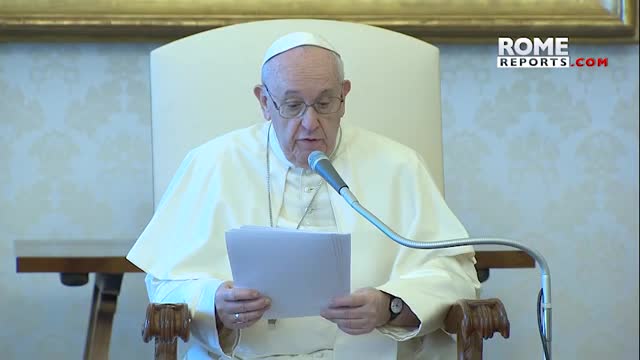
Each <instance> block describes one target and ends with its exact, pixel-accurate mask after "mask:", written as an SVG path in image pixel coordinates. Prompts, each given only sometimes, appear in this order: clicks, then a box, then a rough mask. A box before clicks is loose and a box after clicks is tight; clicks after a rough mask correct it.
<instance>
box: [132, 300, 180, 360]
mask: <svg viewBox="0 0 640 360" xmlns="http://www.w3.org/2000/svg"><path fill="white" fill-rule="evenodd" d="M190 324H191V313H189V308H188V307H187V304H149V305H148V306H147V318H146V319H145V321H144V325H143V326H142V339H143V340H144V342H145V343H148V342H149V341H151V339H155V343H156V349H155V359H156V360H177V359H176V358H177V357H178V337H179V338H181V339H182V341H184V342H187V341H189V325H190Z"/></svg>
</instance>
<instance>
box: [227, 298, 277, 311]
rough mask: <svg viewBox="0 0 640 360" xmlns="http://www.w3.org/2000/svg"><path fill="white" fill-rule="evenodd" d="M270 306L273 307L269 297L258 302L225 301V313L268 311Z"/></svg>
mask: <svg viewBox="0 0 640 360" xmlns="http://www.w3.org/2000/svg"><path fill="white" fill-rule="evenodd" d="M269 305H271V299H269V298H267V297H261V298H258V299H257V300H240V301H225V302H224V306H223V308H224V312H226V313H229V314H233V313H245V312H249V311H257V310H263V309H266V308H267V307H268V306H269Z"/></svg>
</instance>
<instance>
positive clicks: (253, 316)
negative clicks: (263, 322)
mask: <svg viewBox="0 0 640 360" xmlns="http://www.w3.org/2000/svg"><path fill="white" fill-rule="evenodd" d="M263 314H264V310H258V311H249V312H245V313H238V316H237V317H236V316H235V314H234V315H233V316H232V319H233V320H232V322H234V323H236V324H248V323H255V322H256V321H258V320H260V318H261V317H262V315H263Z"/></svg>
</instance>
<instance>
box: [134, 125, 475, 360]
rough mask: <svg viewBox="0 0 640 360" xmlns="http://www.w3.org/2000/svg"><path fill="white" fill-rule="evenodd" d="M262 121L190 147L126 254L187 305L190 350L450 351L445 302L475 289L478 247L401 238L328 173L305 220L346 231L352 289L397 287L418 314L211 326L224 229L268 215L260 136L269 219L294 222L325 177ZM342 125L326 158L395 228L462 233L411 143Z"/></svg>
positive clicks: (351, 355)
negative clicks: (404, 322) (352, 201)
mask: <svg viewBox="0 0 640 360" xmlns="http://www.w3.org/2000/svg"><path fill="white" fill-rule="evenodd" d="M269 129H270V126H269V123H268V122H267V123H263V124H257V125H254V126H251V127H249V128H245V129H241V130H236V131H233V132H231V133H229V134H226V135H224V136H221V137H219V138H216V139H213V140H211V141H209V142H208V143H206V144H204V145H201V146H199V147H197V148H196V149H194V150H192V151H191V152H190V153H189V154H188V155H187V156H186V158H185V159H184V161H183V163H182V164H181V166H180V168H179V169H178V171H177V173H176V175H175V177H174V178H173V180H172V182H171V183H170V185H169V187H168V189H167V191H166V193H165V194H164V196H163V198H162V200H161V201H160V203H159V205H158V207H157V210H156V212H155V214H154V216H153V218H152V219H151V221H150V222H149V224H148V226H147V227H146V229H145V230H144V232H143V233H142V235H141V236H140V237H139V238H138V241H137V242H136V244H135V245H134V246H133V248H132V249H131V251H130V252H129V254H128V255H127V259H129V260H130V261H131V262H132V263H134V264H136V265H137V266H138V267H140V268H141V269H142V270H144V271H145V272H146V273H147V278H146V282H147V290H148V293H149V299H150V301H151V302H156V303H162V302H164V303H167V302H170V303H187V304H188V305H189V309H190V310H191V315H192V318H193V321H192V323H191V340H190V345H191V348H190V349H189V351H188V353H187V355H186V356H187V357H186V358H187V359H211V358H213V359H228V358H230V357H231V356H232V355H233V356H235V357H236V358H239V359H287V358H295V359H300V360H301V359H336V360H354V359H371V360H375V359H381V360H391V359H402V360H405V359H430V360H431V359H433V360H435V359H455V358H456V345H455V341H454V339H453V338H452V337H451V336H449V335H448V334H446V333H445V332H444V331H443V330H442V329H441V327H442V326H443V320H444V317H445V316H446V314H447V311H448V309H449V307H450V306H451V305H452V304H454V303H455V302H456V301H457V300H458V299H474V298H476V297H477V291H478V289H479V288H480V284H479V282H478V280H477V276H476V272H475V268H474V264H475V258H474V252H473V248H472V247H470V246H465V247H457V248H448V249H438V250H415V249H410V248H405V247H402V246H400V245H398V244H396V243H395V242H393V241H392V240H390V239H388V238H387V237H386V236H385V235H384V234H382V233H381V232H380V231H379V230H377V229H376V228H375V227H374V226H373V225H371V224H370V223H369V222H367V221H366V220H365V219H364V218H362V217H361V216H360V215H359V214H358V213H356V212H355V211H354V210H353V209H351V208H350V207H349V205H348V204H347V203H346V202H345V201H344V200H343V199H342V198H341V197H340V195H339V194H337V193H336V192H335V191H333V190H332V189H328V187H327V185H326V184H323V185H322V186H321V187H320V188H319V190H318V194H317V195H316V196H315V200H314V201H313V203H312V204H311V207H310V211H309V212H308V213H307V215H306V216H305V217H304V219H303V220H302V223H301V228H303V229H316V230H329V231H339V232H343V233H351V248H352V249H351V254H352V259H351V274H352V275H351V276H352V278H351V284H352V290H357V289H359V288H363V287H376V288H378V289H380V290H382V291H385V292H387V293H390V294H393V295H395V296H398V297H400V298H402V299H403V300H404V302H405V303H406V304H407V305H408V306H409V307H410V308H411V310H412V311H413V312H414V313H415V314H416V316H417V317H418V318H419V319H420V321H421V324H420V326H419V327H417V328H411V329H406V328H397V327H391V326H384V327H381V328H378V329H376V330H374V331H373V332H371V333H369V334H366V335H358V336H352V335H348V334H345V333H343V332H342V331H340V330H339V329H338V328H337V326H336V325H335V324H333V323H331V322H329V321H327V320H325V319H323V318H321V317H319V316H318V317H304V318H293V319H280V320H278V321H277V323H276V325H275V326H272V325H269V324H267V321H266V320H260V321H259V322H258V323H256V324H254V325H253V326H251V327H249V328H246V329H243V330H241V331H239V332H238V331H236V332H231V331H230V332H228V333H225V334H218V332H217V330H216V325H215V314H214V295H215V292H216V290H217V288H218V286H219V285H220V284H221V283H222V282H223V281H226V280H231V279H232V276H231V269H230V266H229V259H228V257H227V254H226V245H225V240H224V233H225V231H226V230H228V229H231V228H235V227H239V226H242V225H261V226H269V225H270V221H269V207H270V206H269V197H268V193H267V185H266V184H267V170H266V169H267V166H266V149H267V136H269V137H270V140H269V142H270V145H269V148H270V154H269V155H270V161H269V162H270V183H271V209H272V217H273V221H274V224H275V225H276V226H283V227H294V228H295V227H296V226H297V224H298V222H299V221H300V219H301V217H302V214H303V213H304V209H305V208H306V207H307V205H308V204H309V202H310V200H311V198H312V197H313V194H314V192H315V191H316V188H317V187H318V184H319V183H321V179H320V177H319V176H318V175H317V174H314V173H313V172H311V171H309V170H303V169H300V168H295V167H294V166H293V165H292V164H291V163H290V162H289V161H287V160H286V158H285V156H284V154H283V153H282V150H281V149H280V147H279V145H278V141H277V140H276V136H275V133H274V131H273V130H272V129H271V130H269ZM268 134H269V135H268ZM341 137H342V140H341V142H340V144H339V146H338V147H337V149H336V151H335V154H333V156H332V158H333V160H332V163H333V165H334V166H335V168H336V169H337V171H338V172H339V173H340V174H341V175H342V177H343V178H344V180H345V181H346V183H347V184H349V187H350V189H351V190H352V192H353V193H354V195H355V196H356V197H358V200H359V201H360V202H361V203H362V204H363V205H364V206H365V207H367V208H368V209H369V210H370V211H371V212H373V213H374V214H376V216H378V217H379V218H380V219H381V220H382V221H384V222H385V223H386V224H387V225H389V226H390V227H391V228H392V229H394V230H395V231H396V232H398V233H399V234H400V235H402V236H404V237H407V238H410V239H414V240H419V241H435V240H447V239H453V238H464V237H467V233H466V231H465V229H464V227H463V226H462V225H461V224H460V222H459V221H458V220H457V219H456V217H455V216H454V215H453V213H452V212H451V211H450V209H449V208H448V207H447V205H446V204H445V202H444V200H443V198H442V196H441V194H440V192H439V191H438V189H437V187H436V186H435V184H434V182H433V180H432V178H431V176H430V175H429V174H428V171H427V169H426V167H425V165H424V163H423V162H422V160H421V158H420V156H419V155H418V154H417V153H416V152H414V151H413V150H410V149H408V148H407V147H405V146H403V145H400V144H398V143H396V142H393V141H391V140H389V139H387V138H384V137H382V136H379V135H377V134H373V133H371V132H368V131H365V130H362V129H359V128H355V127H350V126H344V125H343V126H342V128H341ZM329 190H331V191H329ZM258 290H260V289H258ZM327 301H329V299H327Z"/></svg>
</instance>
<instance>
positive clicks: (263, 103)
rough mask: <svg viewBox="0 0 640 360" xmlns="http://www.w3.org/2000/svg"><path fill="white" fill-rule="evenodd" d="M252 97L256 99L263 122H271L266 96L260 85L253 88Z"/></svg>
mask: <svg viewBox="0 0 640 360" xmlns="http://www.w3.org/2000/svg"><path fill="white" fill-rule="evenodd" d="M253 95H255V97H256V99H258V103H259V104H260V109H262V116H263V117H264V119H265V120H271V114H270V113H269V106H268V101H269V99H267V94H266V93H265V91H264V87H263V86H262V85H256V86H254V87H253Z"/></svg>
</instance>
